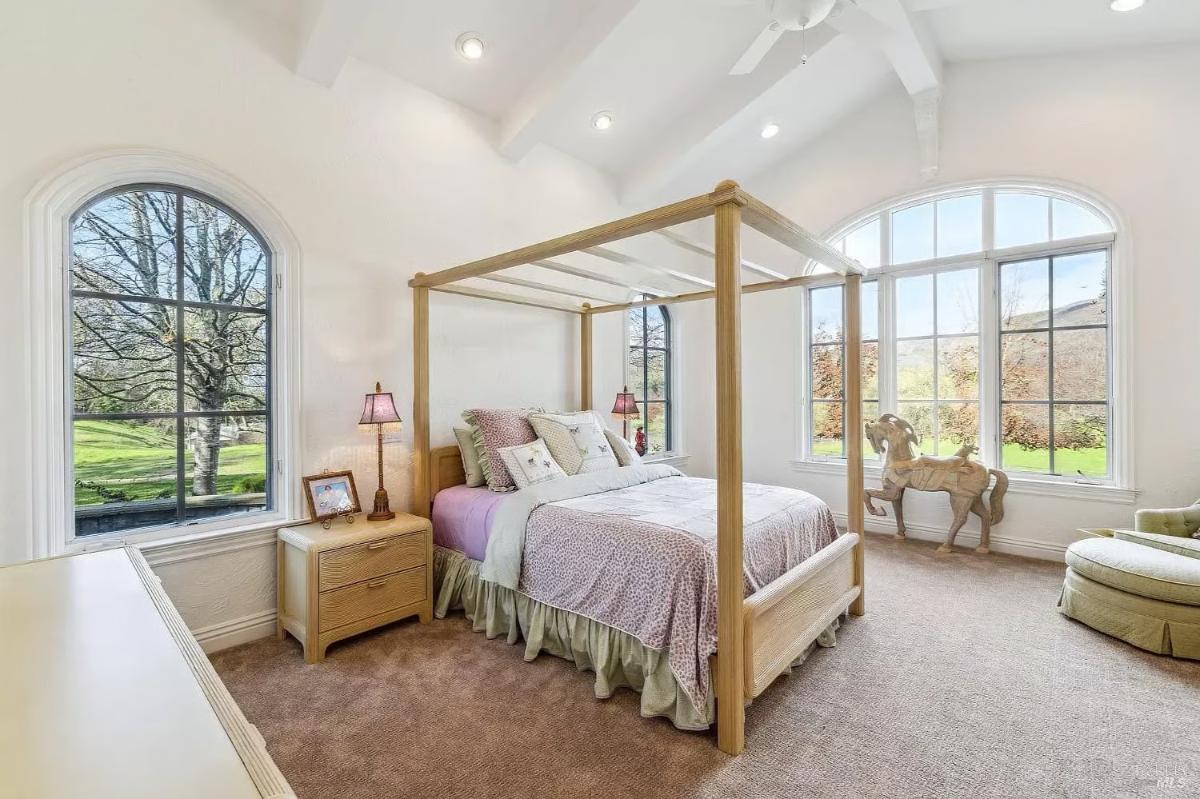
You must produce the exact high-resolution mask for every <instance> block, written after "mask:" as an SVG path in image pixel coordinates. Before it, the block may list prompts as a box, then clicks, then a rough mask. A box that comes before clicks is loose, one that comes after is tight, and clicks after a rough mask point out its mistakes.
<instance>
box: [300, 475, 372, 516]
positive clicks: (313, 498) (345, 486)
mask: <svg viewBox="0 0 1200 799" xmlns="http://www.w3.org/2000/svg"><path fill="white" fill-rule="evenodd" d="M302 480H303V482H304V501H305V502H306V503H307V504H308V518H309V519H310V520H312V521H314V522H320V523H321V524H322V525H323V526H324V527H325V529H329V525H330V524H331V523H332V522H333V520H334V519H336V518H338V517H341V516H345V517H347V518H348V519H349V520H350V521H351V522H353V521H354V516H355V514H358V513H362V506H361V505H360V504H359V502H358V488H357V487H356V486H355V485H354V472H352V471H350V470H349V469H347V470H345V471H340V472H321V473H320V474H313V475H308V476H306V477H304V478H302Z"/></svg>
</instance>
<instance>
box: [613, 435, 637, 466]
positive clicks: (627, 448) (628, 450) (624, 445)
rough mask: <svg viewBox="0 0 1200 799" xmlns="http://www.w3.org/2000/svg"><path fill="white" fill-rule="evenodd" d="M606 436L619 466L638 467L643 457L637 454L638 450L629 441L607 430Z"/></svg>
mask: <svg viewBox="0 0 1200 799" xmlns="http://www.w3.org/2000/svg"><path fill="white" fill-rule="evenodd" d="M604 435H605V436H606V437H607V438H608V443H609V444H610V445H611V446H612V449H613V454H614V455H616V456H617V463H618V464H620V465H621V466H636V465H638V464H640V463H641V462H642V456H641V455H639V454H637V450H635V449H634V448H633V446H632V445H631V444H630V443H629V442H628V441H626V440H625V439H623V438H621V436H620V435H619V434H617V433H614V432H613V431H611V430H609V429H607V428H605V430H604Z"/></svg>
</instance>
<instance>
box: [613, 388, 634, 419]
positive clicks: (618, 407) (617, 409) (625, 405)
mask: <svg viewBox="0 0 1200 799" xmlns="http://www.w3.org/2000/svg"><path fill="white" fill-rule="evenodd" d="M612 412H613V415H614V416H620V417H623V418H625V419H637V418H638V417H640V416H641V413H639V412H638V406H637V400H636V399H635V398H634V396H633V394H631V393H630V391H629V386H625V390H624V391H621V392H618V394H617V401H616V402H614V403H613V409H612Z"/></svg>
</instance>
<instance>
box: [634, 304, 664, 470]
mask: <svg viewBox="0 0 1200 799" xmlns="http://www.w3.org/2000/svg"><path fill="white" fill-rule="evenodd" d="M653 299H657V298H656V297H653V296H651V295H640V296H638V297H635V300H637V301H640V300H653ZM648 307H650V306H649V305H642V306H639V307H637V308H631V309H629V311H628V312H627V313H626V315H625V325H624V329H625V363H624V370H623V377H622V379H623V380H624V381H625V383H626V385H628V384H629V378H630V369H631V367H632V365H633V364H632V360H633V353H634V351H635V350H641V351H642V391H643V393H646V386H647V385H648V383H649V366H648V365H649V358H648V357H647V355H648V353H650V352H661V353H663V358H664V363H663V399H661V400H652V399H650V398H649V395H648V393H647V395H646V396H645V397H643V398H642V399H638V397H637V392H636V391H634V392H633V395H634V401H635V402H636V403H637V405H638V409H639V412H640V413H641V419H642V420H643V423H644V420H645V419H647V418H648V416H647V412H646V406H647V405H650V404H653V405H662V406H663V414H664V428H663V429H664V432H665V438H666V440H665V441H664V442H663V443H664V449H663V450H662V451H661V452H656V453H651V452H650V449H649V441H648V440H647V449H646V455H645V456H644V457H647V458H650V459H655V458H666V457H670V456H672V455H673V454H674V453H675V413H674V410H675V409H674V397H673V388H674V383H675V381H674V379H673V378H674V372H673V370H674V368H675V357H674V349H675V330H674V327H675V323H674V320H672V319H671V314H670V313H669V312H668V310H667V306H665V305H656V306H655V307H656V308H658V310H659V313H661V314H662V318H663V342H664V346H662V347H651V346H650V345H649V341H648V337H647V335H646V313H647V311H646V309H647V308H648ZM637 312H640V313H641V314H642V343H641V344H640V345H635V344H634V343H633V342H632V340H631V339H632V336H631V334H630V330H631V325H630V323H629V318H630V316H629V315H630V314H633V313H637ZM635 385H636V384H635ZM634 424H635V425H636V424H637V423H636V422H635V423H634ZM647 439H648V435H647Z"/></svg>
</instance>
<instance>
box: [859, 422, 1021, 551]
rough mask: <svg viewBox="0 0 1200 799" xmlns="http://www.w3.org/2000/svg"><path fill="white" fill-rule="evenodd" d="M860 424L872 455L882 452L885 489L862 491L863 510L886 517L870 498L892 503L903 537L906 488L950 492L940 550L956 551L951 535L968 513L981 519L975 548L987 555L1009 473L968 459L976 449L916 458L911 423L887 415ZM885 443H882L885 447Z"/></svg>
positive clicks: (898, 534) (917, 439) (898, 531)
mask: <svg viewBox="0 0 1200 799" xmlns="http://www.w3.org/2000/svg"><path fill="white" fill-rule="evenodd" d="M864 427H865V428H866V432H867V440H868V441H870V442H871V448H872V449H873V450H875V453H876V454H880V453H884V452H886V457H885V459H884V465H883V488H868V489H866V491H864V492H863V494H864V496H863V501H864V502H866V505H867V512H868V513H870V514H871V515H872V516H886V515H887V513H886V512H885V511H884V510H883V508H877V507H875V505H874V504H872V502H871V500H872V499H878V500H883V501H886V502H891V503H892V508H893V509H894V510H895V512H896V537H897V538H905V537H906V535H905V532H906V531H905V527H904V508H903V502H904V491H905V490H906V489H909V488H915V489H916V490H918V491H945V492H947V493H949V494H950V510H951V511H952V512H953V514H954V520H953V521H952V522H951V523H950V531H949V533H947V535H946V541H945V543H943V544H942V545H941V546H940V547H938V552H950V551H952V550H953V549H954V537H955V536H957V535H958V531H959V530H960V529H961V528H962V526H963V524H964V523H966V521H967V514H968V513H974V514H975V515H976V516H978V517H979V528H980V529H979V546H978V547H976V548H975V551H976V552H979V553H981V554H986V553H987V552H988V551H989V549H988V547H989V544H990V540H991V529H992V525H993V524H999V523H1000V521H1001V520H1002V519H1003V518H1004V494H1005V492H1006V491H1008V475H1006V474H1005V473H1004V472H1002V471H1000V470H999V469H989V468H987V467H986V466H984V465H983V464H981V463H979V462H977V461H973V460H971V453H972V452H974V451H975V447H973V446H970V445H964V446H963V447H962V448H961V449H959V450H958V452H957V453H955V454H954V455H950V456H948V457H930V456H927V455H923V456H918V455H915V454H914V453H913V446H914V445H917V444H920V443H921V439H920V437H919V436H918V435H917V432H916V431H915V430H913V426H912V425H911V424H909V423H908V422H906V421H905V420H903V419H901V418H900V417H898V416H894V415H893V414H890V413H885V414H884V415H883V416H880V417H879V421H878V422H867V423H866V424H865V425H864ZM885 444H886V446H885ZM992 475H995V476H996V486H995V488H993V489H992V493H991V497H990V499H989V502H988V504H986V505H985V504H984V501H983V492H984V491H986V490H987V488H988V484H989V483H991V477H992Z"/></svg>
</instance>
